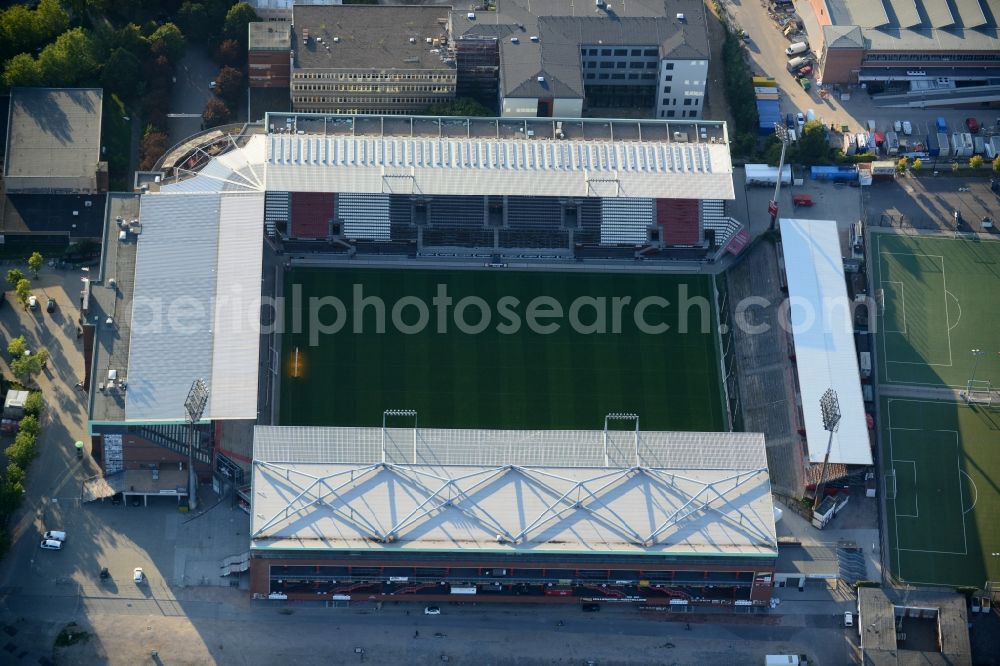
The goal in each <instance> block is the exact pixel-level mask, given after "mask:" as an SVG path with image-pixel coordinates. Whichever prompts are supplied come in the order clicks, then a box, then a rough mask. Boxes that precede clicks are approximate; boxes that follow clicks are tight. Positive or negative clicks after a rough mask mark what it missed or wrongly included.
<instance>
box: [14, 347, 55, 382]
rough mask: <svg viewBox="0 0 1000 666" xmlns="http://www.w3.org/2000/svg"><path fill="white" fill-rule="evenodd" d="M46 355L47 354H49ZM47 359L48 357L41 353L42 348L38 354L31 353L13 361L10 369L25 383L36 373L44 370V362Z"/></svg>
mask: <svg viewBox="0 0 1000 666" xmlns="http://www.w3.org/2000/svg"><path fill="white" fill-rule="evenodd" d="M45 356H47V354H46V355H45ZM45 360H47V358H44V357H43V355H42V354H41V350H39V353H38V354H29V355H28V356H22V357H21V358H18V359H14V360H13V361H11V362H10V371H11V372H13V373H14V376H15V377H17V378H18V379H20V380H22V381H24V382H25V383H28V382H30V381H31V380H32V379H33V378H34V376H35V375H37V374H38V373H40V372H41V371H42V365H43V363H42V362H43V361H45Z"/></svg>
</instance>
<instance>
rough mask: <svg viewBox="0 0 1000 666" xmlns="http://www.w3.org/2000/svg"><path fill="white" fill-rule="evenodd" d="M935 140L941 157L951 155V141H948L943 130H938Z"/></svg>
mask: <svg viewBox="0 0 1000 666" xmlns="http://www.w3.org/2000/svg"><path fill="white" fill-rule="evenodd" d="M937 142H938V149H939V150H940V151H941V157H951V143H950V142H949V141H948V135H947V134H945V133H944V132H938V135H937Z"/></svg>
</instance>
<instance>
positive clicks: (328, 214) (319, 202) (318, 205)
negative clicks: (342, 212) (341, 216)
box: [289, 192, 336, 238]
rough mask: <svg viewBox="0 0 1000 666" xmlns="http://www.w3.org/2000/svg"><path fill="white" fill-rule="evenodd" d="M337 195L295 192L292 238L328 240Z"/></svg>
mask: <svg viewBox="0 0 1000 666" xmlns="http://www.w3.org/2000/svg"><path fill="white" fill-rule="evenodd" d="M335 199H336V195H334V194H329V193H326V192H293V193H292V198H291V212H292V224H291V229H290V230H289V236H291V237H292V238H326V237H327V236H329V235H330V220H331V219H333V216H334V202H335Z"/></svg>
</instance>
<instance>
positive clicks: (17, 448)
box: [4, 432, 38, 469]
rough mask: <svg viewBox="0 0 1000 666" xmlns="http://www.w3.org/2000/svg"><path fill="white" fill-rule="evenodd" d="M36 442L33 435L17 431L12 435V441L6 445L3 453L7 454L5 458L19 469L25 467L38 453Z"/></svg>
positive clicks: (36, 439)
mask: <svg viewBox="0 0 1000 666" xmlns="http://www.w3.org/2000/svg"><path fill="white" fill-rule="evenodd" d="M37 443H38V438H37V437H35V436H34V435H32V434H29V433H26V432H19V433H17V435H16V436H15V437H14V443H13V444H11V445H10V446H8V447H7V450H6V451H4V453H6V454H7V460H9V461H11V462H12V463H14V464H15V465H17V466H18V467H20V468H21V469H26V468H27V467H28V465H29V464H30V463H31V461H32V460H34V459H35V456H36V455H37V454H38V449H37V446H36V445H37Z"/></svg>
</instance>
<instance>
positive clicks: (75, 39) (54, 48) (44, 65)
mask: <svg viewBox="0 0 1000 666" xmlns="http://www.w3.org/2000/svg"><path fill="white" fill-rule="evenodd" d="M38 65H39V67H40V68H41V71H42V79H43V80H44V81H45V83H46V85H50V86H75V85H79V84H81V83H87V82H88V81H90V80H91V79H92V78H93V76H94V75H95V74H96V73H97V69H98V67H99V63H98V59H97V53H96V48H95V44H94V40H93V38H92V37H91V36H90V35H89V34H88V33H87V32H86V31H85V30H84V29H83V28H73V29H72V30H67V31H66V32H64V33H63V34H61V35H59V37H57V38H56V41H54V42H52V43H51V44H49V45H48V46H46V47H45V48H44V49H42V52H41V53H40V54H39V56H38Z"/></svg>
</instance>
